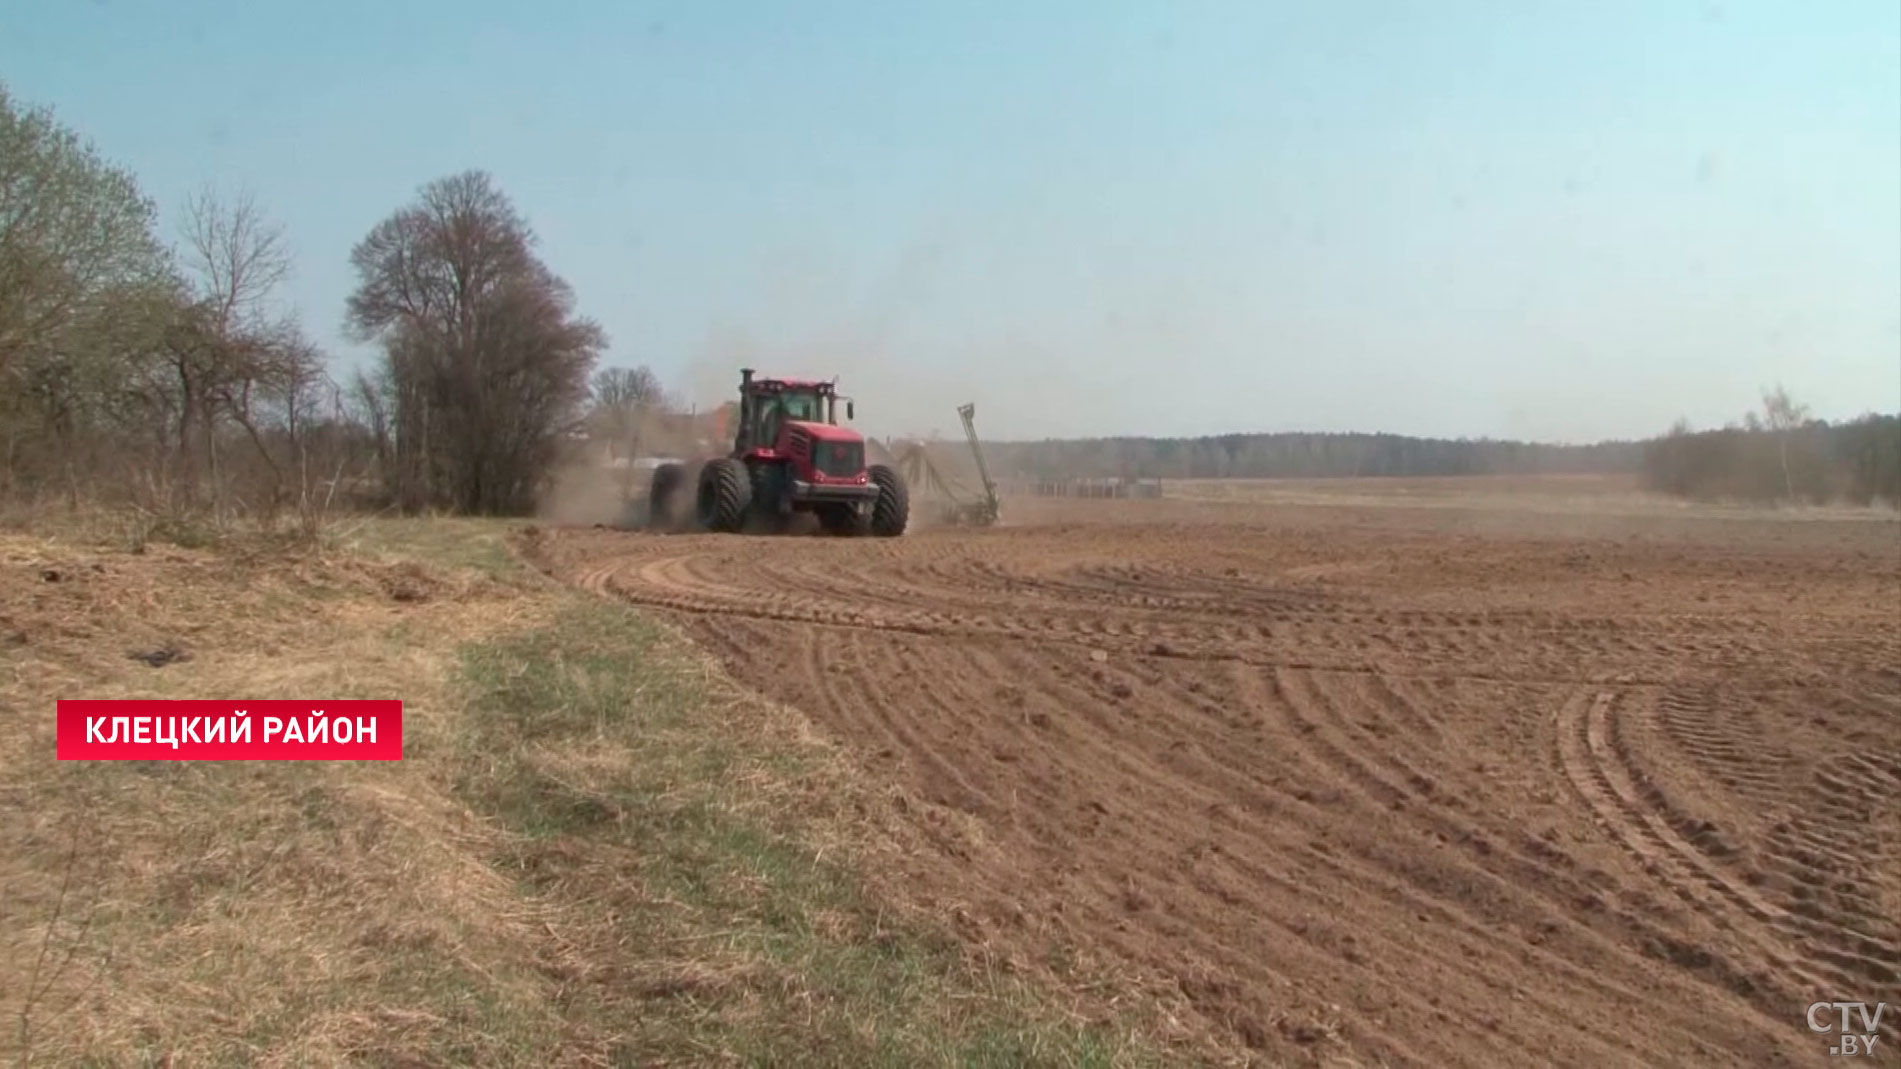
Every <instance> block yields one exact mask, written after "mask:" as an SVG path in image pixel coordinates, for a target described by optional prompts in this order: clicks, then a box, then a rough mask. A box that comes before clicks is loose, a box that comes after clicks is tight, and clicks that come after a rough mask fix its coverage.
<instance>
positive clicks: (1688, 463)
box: [1643, 387, 1901, 507]
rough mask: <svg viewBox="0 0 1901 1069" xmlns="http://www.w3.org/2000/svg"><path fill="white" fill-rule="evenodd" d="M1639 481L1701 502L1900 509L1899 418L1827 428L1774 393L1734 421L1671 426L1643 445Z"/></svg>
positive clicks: (1861, 419)
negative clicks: (1699, 427)
mask: <svg viewBox="0 0 1901 1069" xmlns="http://www.w3.org/2000/svg"><path fill="white" fill-rule="evenodd" d="M1643 476H1644V482H1645V484H1646V485H1648V486H1649V487H1650V488H1651V489H1654V490H1659V491H1662V492H1664V493H1669V494H1676V495H1678V496H1681V497H1690V498H1700V499H1705V500H1737V501H1757V502H1770V501H1791V502H1808V503H1810V504H1827V503H1830V502H1837V501H1841V502H1848V503H1851V504H1857V505H1871V504H1876V503H1886V504H1888V505H1890V506H1897V507H1901V417H1897V416H1891V415H1881V414H1876V413H1870V414H1867V415H1864V416H1861V417H1859V418H1857V419H1852V420H1847V421H1844V422H1840V423H1835V424H1830V423H1828V422H1827V421H1825V420H1819V419H1811V418H1810V417H1809V414H1808V411H1807V409H1806V408H1805V407H1804V406H1803V405H1800V404H1798V403H1797V402H1795V401H1794V400H1793V399H1792V398H1790V396H1789V394H1788V392H1787V391H1786V390H1784V389H1782V388H1781V387H1777V388H1776V389H1774V390H1771V391H1768V392H1766V393H1764V395H1763V404H1762V411H1761V412H1750V413H1747V414H1746V415H1745V416H1744V417H1743V418H1742V420H1741V421H1740V422H1735V423H1731V424H1730V425H1728V426H1726V427H1721V428H1718V429H1714V430H1705V431H1696V430H1692V429H1691V428H1690V426H1689V425H1688V424H1687V423H1684V422H1681V421H1679V422H1678V424H1677V425H1676V426H1675V427H1673V428H1671V430H1670V432H1669V433H1668V434H1665V435H1664V436H1662V437H1660V438H1655V439H1652V440H1650V441H1648V442H1646V443H1644V450H1643Z"/></svg>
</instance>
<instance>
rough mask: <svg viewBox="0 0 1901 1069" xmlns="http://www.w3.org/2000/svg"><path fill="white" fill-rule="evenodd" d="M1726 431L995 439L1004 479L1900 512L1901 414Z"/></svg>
mask: <svg viewBox="0 0 1901 1069" xmlns="http://www.w3.org/2000/svg"><path fill="white" fill-rule="evenodd" d="M1763 403H1764V407H1763V410H1762V411H1761V412H1760V413H1758V412H1751V413H1749V414H1748V415H1747V416H1745V417H1744V418H1743V419H1742V420H1741V421H1740V422H1737V423H1732V424H1731V425H1729V426H1727V427H1723V428H1720V429H1715V430H1705V431H1696V430H1692V429H1691V428H1690V427H1688V426H1687V425H1686V424H1682V423H1679V424H1678V425H1677V426H1676V427H1674V428H1672V429H1671V430H1670V432H1669V433H1667V434H1664V435H1661V436H1659V437H1656V438H1651V439H1648V440H1644V441H1610V442H1598V443H1594V444H1590V445H1555V444H1547V443H1538V442H1516V441H1500V440H1495V439H1456V440H1453V439H1442V438H1412V437H1407V436H1405V435H1398V434H1315V433H1300V432H1284V433H1275V434H1224V435H1216V436H1212V437H1205V438H1087V439H1068V440H1053V439H1052V440H1046V441H1040V442H991V443H985V446H984V448H985V450H986V451H987V453H988V455H989V459H990V462H991V465H992V467H993V468H994V469H995V470H996V473H997V474H998V475H999V476H1000V477H1003V478H1015V479H1074V478H1133V479H1156V478H1160V479H1220V478H1251V479H1262V478H1289V479H1293V478H1351V477H1355V476H1358V477H1366V476H1402V477H1416V476H1436V475H1558V474H1635V475H1638V476H1640V477H1641V478H1642V479H1643V482H1644V484H1645V485H1646V486H1648V487H1650V488H1651V489H1654V490H1658V491H1661V492H1664V493H1670V494H1675V495H1679V496H1682V497H1690V498H1699V499H1705V500H1747V501H1805V502H1810V503H1817V504H1819V503H1825V502H1831V501H1846V502H1852V503H1856V504H1870V503H1875V502H1885V503H1887V504H1889V505H1901V417H1896V416H1891V415H1866V416H1862V417H1860V418H1858V419H1854V420H1847V421H1843V422H1840V423H1833V424H1831V423H1828V422H1827V421H1825V420H1818V419H1810V418H1809V417H1808V415H1807V411H1806V410H1805V409H1804V408H1803V407H1802V406H1801V405H1798V404H1796V403H1794V402H1793V401H1792V400H1790V398H1789V397H1788V395H1787V393H1786V392H1784V391H1782V390H1780V389H1777V390H1775V391H1773V392H1771V393H1768V394H1765V395H1764V399H1763Z"/></svg>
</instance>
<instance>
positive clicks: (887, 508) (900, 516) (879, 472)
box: [870, 464, 911, 538]
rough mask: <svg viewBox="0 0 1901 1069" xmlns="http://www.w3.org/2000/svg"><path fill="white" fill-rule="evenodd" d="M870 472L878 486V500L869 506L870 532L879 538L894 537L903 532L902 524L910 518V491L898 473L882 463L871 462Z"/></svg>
mask: <svg viewBox="0 0 1901 1069" xmlns="http://www.w3.org/2000/svg"><path fill="white" fill-rule="evenodd" d="M870 474H871V481H872V482H873V483H874V484H876V485H877V487H878V502H877V504H875V505H873V506H872V507H871V533H872V534H875V535H877V536H878V537H879V538H895V537H897V536H898V535H901V534H903V533H904V525H905V524H906V523H909V522H910V520H911V492H910V491H909V490H908V489H906V488H905V485H904V480H903V479H901V478H899V477H898V473H897V472H895V471H892V470H891V469H890V468H888V467H886V466H885V465H883V464H873V465H872V466H871V468H870Z"/></svg>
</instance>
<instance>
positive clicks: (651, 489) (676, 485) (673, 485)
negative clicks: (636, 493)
mask: <svg viewBox="0 0 1901 1069" xmlns="http://www.w3.org/2000/svg"><path fill="white" fill-rule="evenodd" d="M685 481H686V465H684V464H662V465H660V466H659V467H657V468H655V469H654V470H653V482H652V483H650V484H649V485H648V488H647V526H648V527H650V528H652V529H654V530H656V531H665V530H671V529H672V528H674V527H676V526H678V525H679V522H680V491H681V489H682V487H681V484H682V483H684V482H685Z"/></svg>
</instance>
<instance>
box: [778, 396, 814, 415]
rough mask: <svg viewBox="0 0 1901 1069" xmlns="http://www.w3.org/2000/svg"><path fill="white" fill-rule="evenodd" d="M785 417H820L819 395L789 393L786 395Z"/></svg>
mask: <svg viewBox="0 0 1901 1069" xmlns="http://www.w3.org/2000/svg"><path fill="white" fill-rule="evenodd" d="M783 400H784V403H785V418H787V419H798V420H805V421H807V422H812V421H816V420H817V419H819V418H820V417H819V405H818V395H817V394H810V393H789V394H786V395H784V398H783Z"/></svg>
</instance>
